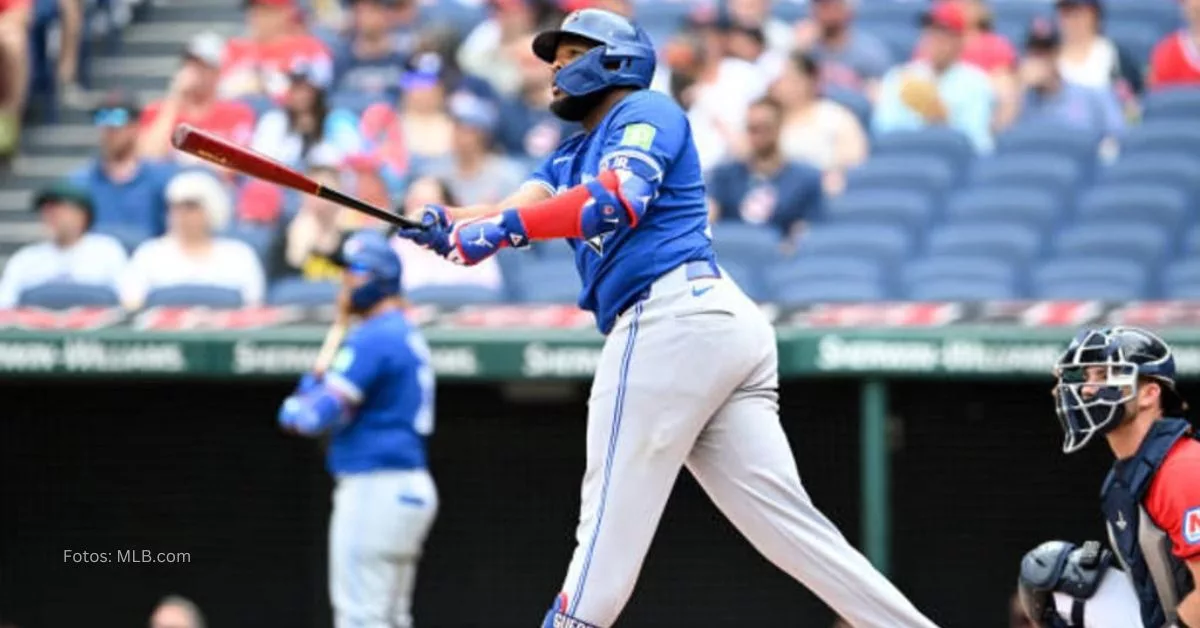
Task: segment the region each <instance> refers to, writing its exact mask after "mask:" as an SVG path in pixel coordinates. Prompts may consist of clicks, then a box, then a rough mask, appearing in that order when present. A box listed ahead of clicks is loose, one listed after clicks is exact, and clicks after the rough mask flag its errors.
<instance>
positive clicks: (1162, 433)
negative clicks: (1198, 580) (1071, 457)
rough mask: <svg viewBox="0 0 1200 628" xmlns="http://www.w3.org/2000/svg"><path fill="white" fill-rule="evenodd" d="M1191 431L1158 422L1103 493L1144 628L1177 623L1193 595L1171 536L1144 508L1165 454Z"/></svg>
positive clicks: (1175, 422) (1180, 423)
mask: <svg viewBox="0 0 1200 628" xmlns="http://www.w3.org/2000/svg"><path fill="white" fill-rule="evenodd" d="M1190 427H1191V426H1190V425H1189V424H1188V422H1187V421H1185V420H1183V419H1162V420H1160V421H1157V422H1156V423H1155V425H1154V427H1152V428H1151V429H1150V432H1149V433H1148V434H1146V439H1145V440H1144V441H1142V446H1141V447H1140V448H1138V452H1137V454H1136V455H1134V456H1133V457H1132V458H1129V459H1127V460H1118V461H1117V462H1116V463H1114V464H1113V468H1112V471H1110V472H1109V474H1108V478H1107V479H1105V481H1104V488H1103V489H1101V492H1100V499H1101V503H1102V505H1101V508H1102V510H1103V511H1104V516H1105V518H1106V519H1107V522H1106V523H1107V526H1108V538H1109V542H1110V543H1111V544H1112V547H1113V550H1115V551H1116V555H1117V559H1118V560H1120V561H1121V564H1122V565H1123V566H1124V568H1125V572H1126V573H1128V574H1129V575H1130V577H1131V578H1132V579H1133V586H1134V589H1135V590H1136V591H1137V595H1138V601H1139V602H1140V604H1141V609H1142V623H1143V624H1145V626H1146V628H1160V627H1161V626H1163V625H1164V624H1167V623H1168V622H1173V621H1175V619H1176V615H1175V607H1177V606H1178V605H1179V602H1180V600H1182V599H1183V597H1184V596H1185V595H1187V593H1188V592H1190V591H1191V590H1192V576H1191V573H1190V572H1189V571H1188V568H1187V565H1186V564H1184V562H1183V561H1181V560H1179V559H1178V558H1176V557H1175V555H1174V554H1172V553H1171V537H1170V536H1169V535H1168V534H1167V533H1166V532H1165V531H1164V530H1162V529H1161V528H1159V527H1158V526H1157V525H1155V524H1154V521H1153V520H1152V519H1151V518H1150V515H1149V514H1147V512H1146V509H1145V508H1144V507H1143V506H1142V500H1143V499H1145V497H1146V491H1147V490H1149V488H1150V483H1151V482H1152V481H1153V480H1154V475H1155V474H1156V473H1157V472H1158V469H1159V467H1160V466H1162V463H1163V460H1164V459H1165V458H1166V456H1167V452H1168V451H1170V450H1171V447H1172V446H1174V445H1175V443H1176V442H1177V441H1178V440H1179V439H1180V438H1191V437H1192V436H1191V435H1190V434H1188V430H1189V429H1190Z"/></svg>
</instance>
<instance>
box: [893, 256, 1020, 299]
mask: <svg viewBox="0 0 1200 628" xmlns="http://www.w3.org/2000/svg"><path fill="white" fill-rule="evenodd" d="M900 273H901V274H900V277H901V279H900V283H901V284H902V285H903V286H904V287H905V291H906V292H909V293H911V292H913V291H914V290H915V288H916V286H918V285H920V284H925V283H931V282H935V281H951V280H952V281H980V282H986V283H1004V284H1009V285H1015V283H1016V281H1017V267H1016V265H1015V264H1013V263H1012V262H1010V261H1007V260H1003V259H996V258H991V257H982V256H979V255H939V256H936V257H926V258H922V259H916V260H911V261H909V262H908V263H907V264H905V265H904V268H903V269H902V270H901V271H900Z"/></svg>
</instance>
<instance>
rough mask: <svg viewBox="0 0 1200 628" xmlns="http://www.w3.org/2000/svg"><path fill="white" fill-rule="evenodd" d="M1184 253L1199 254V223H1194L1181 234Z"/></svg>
mask: <svg viewBox="0 0 1200 628" xmlns="http://www.w3.org/2000/svg"><path fill="white" fill-rule="evenodd" d="M1183 253H1184V255H1198V256H1200V225H1195V226H1193V227H1192V228H1191V229H1188V230H1187V233H1185V234H1184V235H1183Z"/></svg>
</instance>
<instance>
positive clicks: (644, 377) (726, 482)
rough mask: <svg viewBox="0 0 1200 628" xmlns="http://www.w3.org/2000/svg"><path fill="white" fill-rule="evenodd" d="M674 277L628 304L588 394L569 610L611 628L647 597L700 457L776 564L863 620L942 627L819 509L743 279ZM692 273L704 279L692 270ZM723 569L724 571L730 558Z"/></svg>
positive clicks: (728, 504) (767, 329) (732, 516)
mask: <svg viewBox="0 0 1200 628" xmlns="http://www.w3.org/2000/svg"><path fill="white" fill-rule="evenodd" d="M689 266H690V270H691V271H693V272H688V270H689V267H686V266H685V267H680V268H678V269H676V270H674V271H672V272H670V273H668V274H667V275H665V276H664V277H662V278H660V279H659V280H658V281H657V282H656V283H655V284H654V285H653V287H652V289H651V292H650V295H649V297H648V298H646V299H643V301H641V302H640V303H638V304H637V305H636V306H634V307H632V308H630V309H629V310H627V311H626V312H624V313H623V314H622V315H621V317H620V318H619V319H618V321H617V324H616V326H615V327H614V329H613V330H612V332H611V333H610V334H609V336H608V339H607V341H606V342H605V344H604V349H603V351H602V353H601V357H600V363H599V366H598V368H597V374H596V379H595V381H594V382H593V384H592V391H591V397H590V399H589V401H588V434H587V470H586V472H585V474H584V478H583V488H582V503H581V511H580V517H579V527H578V529H577V531H576V541H577V545H576V548H575V553H574V556H573V557H572V559H571V566H570V568H569V569H568V570H567V577H566V579H565V580H564V584H563V589H562V591H563V595H564V596H565V598H566V606H567V609H568V613H567V614H569V615H571V616H573V617H575V618H577V619H579V620H582V621H585V622H588V623H590V624H593V625H596V626H601V627H607V626H610V625H612V624H613V622H615V621H616V619H617V616H618V615H619V614H620V613H621V609H622V608H623V607H624V606H625V603H626V602H627V601H628V599H629V596H630V594H631V593H632V592H633V586H634V582H635V580H637V576H638V572H639V571H640V570H641V567H642V561H643V559H644V558H645V555H646V551H647V550H648V549H649V547H650V540H651V538H652V537H653V536H654V532H655V528H657V526H658V522H659V519H660V518H661V516H662V512H663V507H664V506H665V504H666V502H667V498H668V496H669V495H670V493H671V488H672V487H673V485H674V484H675V479H676V477H677V476H678V474H679V470H680V467H682V466H684V465H686V466H687V468H688V470H689V471H691V473H692V475H693V476H695V478H696V480H697V481H698V482H699V483H700V485H701V486H702V487H703V488H704V490H705V491H706V492H707V493H708V495H709V497H710V498H711V499H712V500H713V502H715V503H716V505H717V507H718V508H720V510H721V511H722V512H723V513H724V514H725V516H726V517H728V518H729V520H730V521H731V522H732V523H733V524H734V526H736V527H737V529H738V530H739V531H741V533H742V534H743V535H745V537H746V538H747V539H749V541H750V543H751V544H753V545H754V547H755V548H756V549H757V550H758V551H759V552H761V553H762V554H763V555H764V556H765V557H766V558H767V559H768V560H770V561H771V562H772V563H774V564H775V565H776V566H778V567H779V568H780V569H782V570H784V571H785V572H787V573H788V574H790V575H791V576H792V577H793V578H795V579H796V580H798V581H800V582H801V583H803V584H804V585H805V586H807V587H808V588H809V589H811V590H812V591H813V592H814V593H816V594H817V595H818V596H819V597H820V598H821V599H822V600H824V601H825V602H826V603H827V604H828V605H829V606H831V607H832V608H833V609H834V610H835V611H837V613H838V614H840V615H841V616H842V617H844V618H845V619H847V620H848V621H849V622H850V623H851V624H852V625H854V626H856V627H873V628H909V627H921V628H924V627H929V626H934V624H933V623H932V622H931V621H929V620H928V619H926V618H925V617H924V616H922V615H921V613H920V612H918V611H917V609H916V608H914V607H913V605H912V604H911V603H910V602H909V601H908V600H907V599H905V597H904V596H903V595H902V594H901V593H900V592H899V591H898V590H897V589H896V588H895V587H894V586H892V584H891V583H890V582H888V581H887V579H885V578H884V577H883V576H882V575H880V574H879V573H878V572H877V571H876V570H875V569H874V568H873V567H872V566H871V564H870V563H869V562H868V561H867V560H866V558H864V557H863V556H862V555H861V554H860V553H859V552H858V551H856V550H855V549H854V547H853V546H851V545H850V544H849V543H848V542H847V541H846V540H845V538H843V537H842V535H841V533H839V532H838V530H837V528H835V527H834V526H833V524H832V523H830V522H829V520H828V519H826V518H825V516H824V515H822V514H821V512H820V511H818V510H817V508H816V507H815V506H813V504H812V501H810V499H809V497H808V494H807V493H806V492H805V490H804V487H803V486H801V484H800V476H799V473H798V472H797V470H796V464H795V461H794V460H793V458H792V452H791V449H790V448H789V446H788V442H787V439H786V437H785V436H784V432H783V429H782V427H781V426H780V424H779V405H778V395H777V392H776V388H777V385H778V357H777V354H776V344H775V333H774V329H773V328H772V326H771V325H770V323H769V322H768V321H767V320H766V318H765V317H764V316H763V315H762V313H761V312H760V311H759V309H758V307H757V306H756V305H755V304H754V303H753V302H752V301H750V299H748V298H747V297H746V296H745V295H744V294H743V293H742V292H741V290H740V289H739V288H738V287H737V285H736V284H734V283H733V282H732V281H730V280H728V279H723V278H713V277H708V278H695V277H697V275H699V274H708V273H698V272H695V271H696V267H695V265H694V264H693V265H689ZM689 277H691V278H689ZM712 568H713V570H712V574H711V577H713V578H719V577H720V573H721V571H720V565H713V566H712Z"/></svg>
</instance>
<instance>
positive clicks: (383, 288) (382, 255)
mask: <svg viewBox="0 0 1200 628" xmlns="http://www.w3.org/2000/svg"><path fill="white" fill-rule="evenodd" d="M341 262H342V265H343V266H345V268H346V270H347V271H349V272H350V273H352V274H356V275H364V276H366V277H367V279H366V281H364V282H363V283H361V284H359V285H358V286H357V287H355V288H354V289H353V290H352V291H351V293H350V304H351V305H352V306H354V309H355V310H358V311H364V310H368V309H370V308H371V306H373V305H375V304H376V303H378V302H379V301H381V300H383V299H384V298H387V297H390V296H395V295H398V294H400V278H401V275H402V267H401V265H400V257H399V256H398V255H396V251H394V250H393V249H392V247H391V245H389V244H388V241H387V237H386V236H384V235H383V234H382V233H380V232H378V231H375V230H373V229H363V230H361V231H357V232H355V233H354V235H352V236H350V237H349V238H347V239H346V241H345V242H344V243H343V244H342V250H341Z"/></svg>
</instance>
